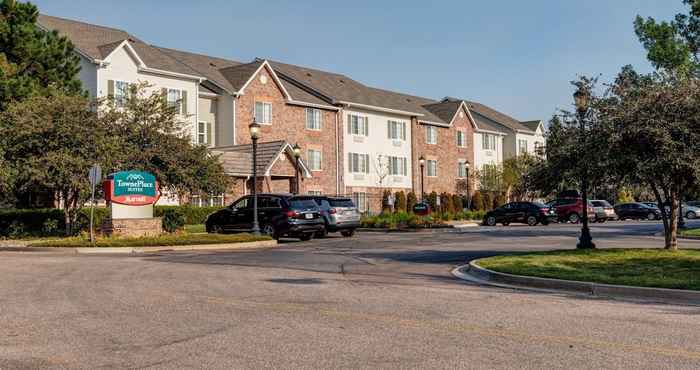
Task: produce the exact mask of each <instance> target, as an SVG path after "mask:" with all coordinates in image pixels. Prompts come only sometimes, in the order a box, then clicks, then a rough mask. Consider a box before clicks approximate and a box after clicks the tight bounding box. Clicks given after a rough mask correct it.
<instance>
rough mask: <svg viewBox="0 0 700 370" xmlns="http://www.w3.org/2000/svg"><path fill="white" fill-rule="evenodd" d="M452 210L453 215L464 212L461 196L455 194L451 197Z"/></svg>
mask: <svg viewBox="0 0 700 370" xmlns="http://www.w3.org/2000/svg"><path fill="white" fill-rule="evenodd" d="M452 208H453V209H454V212H455V213H459V212H462V211H463V210H464V201H463V200H462V196H461V195H458V194H455V195H453V196H452Z"/></svg>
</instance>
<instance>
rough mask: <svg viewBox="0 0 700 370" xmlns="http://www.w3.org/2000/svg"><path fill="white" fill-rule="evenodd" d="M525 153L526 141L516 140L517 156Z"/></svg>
mask: <svg viewBox="0 0 700 370" xmlns="http://www.w3.org/2000/svg"><path fill="white" fill-rule="evenodd" d="M525 153H527V140H522V139H521V140H518V154H525Z"/></svg>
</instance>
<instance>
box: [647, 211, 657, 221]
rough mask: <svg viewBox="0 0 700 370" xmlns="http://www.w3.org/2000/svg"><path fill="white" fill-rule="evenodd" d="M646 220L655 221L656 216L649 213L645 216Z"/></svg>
mask: <svg viewBox="0 0 700 370" xmlns="http://www.w3.org/2000/svg"><path fill="white" fill-rule="evenodd" d="M647 220H649V221H655V220H656V215H655V214H654V212H649V214H648V215H647Z"/></svg>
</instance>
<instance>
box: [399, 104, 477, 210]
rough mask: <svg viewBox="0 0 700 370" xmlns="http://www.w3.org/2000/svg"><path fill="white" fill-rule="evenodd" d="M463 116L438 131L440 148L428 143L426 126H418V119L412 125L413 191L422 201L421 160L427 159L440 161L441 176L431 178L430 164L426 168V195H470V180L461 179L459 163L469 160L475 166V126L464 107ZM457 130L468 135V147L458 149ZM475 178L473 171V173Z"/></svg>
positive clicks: (438, 164)
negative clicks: (468, 189) (422, 157)
mask: <svg viewBox="0 0 700 370" xmlns="http://www.w3.org/2000/svg"><path fill="white" fill-rule="evenodd" d="M460 110H461V114H460V113H458V114H457V116H456V118H455V120H454V122H453V124H452V126H451V127H449V128H447V127H439V126H434V127H436V128H437V132H438V140H437V144H436V145H432V144H427V142H426V128H425V127H426V126H425V125H423V124H418V122H417V121H416V120H415V119H414V120H413V122H412V125H411V126H412V128H413V135H412V137H413V173H414V176H413V188H414V189H415V191H416V195H418V196H419V198H420V188H421V183H420V181H421V170H420V162H419V158H420V157H421V156H424V157H425V158H426V160H428V159H433V160H437V166H438V168H437V176H436V177H428V176H427V175H428V174H427V172H428V169H427V164H426V168H425V170H424V171H425V176H424V177H423V178H424V181H425V184H424V187H425V192H426V193H428V194H429V193H430V192H432V191H435V192H437V193H438V194H439V193H442V192H447V193H466V180H465V179H462V178H459V177H458V165H457V163H458V161H459V160H468V161H469V163H471V164H472V167H473V164H474V126H473V125H472V123H471V121H470V120H469V115H468V114H467V112H466V111H465V110H464V108H460ZM457 131H463V132H464V133H465V136H466V145H465V146H464V147H458V146H457ZM470 176H471V172H470Z"/></svg>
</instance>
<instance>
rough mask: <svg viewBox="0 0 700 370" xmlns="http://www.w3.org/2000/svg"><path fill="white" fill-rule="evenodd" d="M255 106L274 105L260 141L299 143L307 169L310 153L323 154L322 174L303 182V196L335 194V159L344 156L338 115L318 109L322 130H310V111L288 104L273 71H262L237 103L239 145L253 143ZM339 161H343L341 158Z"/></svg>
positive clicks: (313, 175)
mask: <svg viewBox="0 0 700 370" xmlns="http://www.w3.org/2000/svg"><path fill="white" fill-rule="evenodd" d="M261 76H264V77H265V78H264V79H265V80H266V83H262V81H261ZM255 102H265V103H270V104H272V123H271V124H269V125H267V124H263V125H261V126H262V130H261V137H260V140H261V141H264V142H268V141H275V140H286V141H287V142H289V143H290V144H292V145H294V144H297V143H298V144H299V146H300V147H301V148H302V154H301V158H302V160H304V161H305V162H306V163H307V165H308V164H309V162H308V150H309V149H314V150H318V151H321V153H322V155H321V157H322V158H321V170H320V171H313V172H312V178H305V179H303V181H301V193H306V192H308V191H321V192H323V193H324V194H336V192H337V190H336V186H337V184H336V183H337V180H336V155H339V153H341V154H342V150H341V149H339V148H338V146H337V144H336V134H337V132H336V117H337V112H336V111H334V110H327V109H319V110H320V111H321V129H320V130H310V129H307V128H306V109H307V108H306V107H303V106H298V105H292V104H289V103H287V101H286V99H285V96H284V94H283V92H282V90H281V88H280V87H279V86H278V85H277V84H276V83H275V80H274V78H272V75H271V73H270V71H269V70H268V69H267V68H263V69H262V70H261V71H260V72H258V74H257V75H256V76H254V77H253V79H252V81H251V82H250V84H249V85H248V86H247V87H246V89H245V93H244V94H243V95H241V96H240V97H239V98H237V100H236V130H235V131H236V133H235V136H236V144H248V143H250V141H251V140H250V132H249V129H248V125H249V124H250V123H251V122H252V120H253V117H254V114H255ZM339 159H340V160H342V156H340V157H339ZM341 168H342V167H341ZM280 186H281V185H280ZM276 188H277V184H276V185H275V189H276ZM286 191H289V189H287V190H286Z"/></svg>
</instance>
